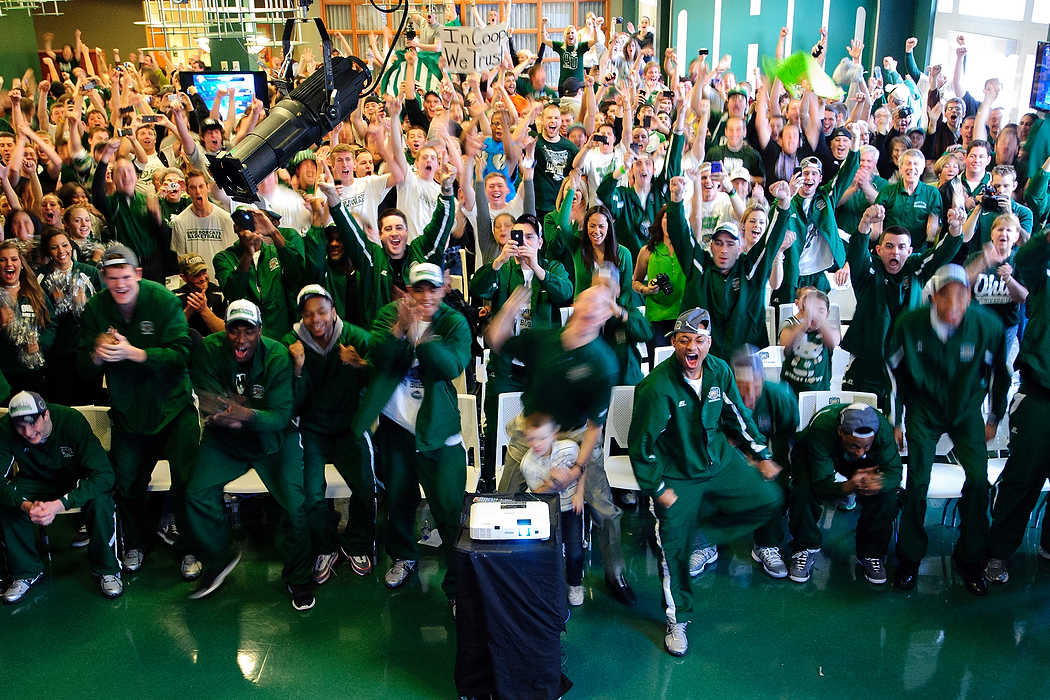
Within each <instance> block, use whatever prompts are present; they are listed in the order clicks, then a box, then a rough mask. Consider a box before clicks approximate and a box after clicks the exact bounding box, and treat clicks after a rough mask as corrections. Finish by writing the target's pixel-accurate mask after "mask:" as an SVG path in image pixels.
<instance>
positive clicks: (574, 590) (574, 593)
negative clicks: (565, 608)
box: [569, 586, 583, 607]
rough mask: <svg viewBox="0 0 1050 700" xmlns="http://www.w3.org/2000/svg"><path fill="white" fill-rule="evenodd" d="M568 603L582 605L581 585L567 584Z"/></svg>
mask: <svg viewBox="0 0 1050 700" xmlns="http://www.w3.org/2000/svg"><path fill="white" fill-rule="evenodd" d="M569 605H572V606H574V607H575V606H579V605H583V586H569Z"/></svg>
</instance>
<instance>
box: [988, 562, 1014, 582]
mask: <svg viewBox="0 0 1050 700" xmlns="http://www.w3.org/2000/svg"><path fill="white" fill-rule="evenodd" d="M984 577H985V578H986V579H988V580H989V581H991V582H992V583H1006V582H1007V581H1009V580H1010V572H1008V571H1007V570H1006V562H1005V561H1003V560H1002V559H995V558H992V559H989V560H988V563H987V564H985V565H984Z"/></svg>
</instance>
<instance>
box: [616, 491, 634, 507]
mask: <svg viewBox="0 0 1050 700" xmlns="http://www.w3.org/2000/svg"><path fill="white" fill-rule="evenodd" d="M620 500H622V501H623V504H624V505H625V506H636V505H638V494H637V493H636V492H634V491H624V494H623V498H621V499H620Z"/></svg>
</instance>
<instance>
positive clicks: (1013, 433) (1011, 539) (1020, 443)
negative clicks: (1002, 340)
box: [988, 384, 1050, 560]
mask: <svg viewBox="0 0 1050 700" xmlns="http://www.w3.org/2000/svg"><path fill="white" fill-rule="evenodd" d="M1026 389H1027V387H1025V386H1024V385H1023V384H1022V385H1021V389H1020V391H1018V392H1017V394H1015V395H1014V399H1013V406H1012V407H1011V411H1010V457H1009V459H1007V460H1006V468H1005V469H1003V476H1002V480H1001V481H1000V482H999V492H998V494H997V495H996V497H995V505H994V506H993V507H992V529H991V532H990V533H989V534H988V556H989V557H995V558H996V559H1003V560H1006V559H1009V558H1010V557H1012V556H1013V554H1014V552H1016V551H1017V548H1018V547H1019V546H1021V541H1022V540H1023V539H1024V533H1025V529H1026V528H1027V527H1028V519H1029V517H1031V515H1032V509H1033V508H1035V504H1036V502H1037V501H1038V500H1039V492H1040V491H1041V490H1042V488H1043V484H1044V483H1045V482H1046V479H1047V478H1050V457H1047V453H1046V436H1047V432H1048V431H1047V428H1048V427H1050V396H1046V395H1037V394H1034V393H1029V392H1028V391H1026ZM1040 544H1041V545H1042V546H1043V549H1045V550H1047V551H1048V552H1050V527H1048V526H1047V524H1046V520H1045V519H1044V520H1043V534H1042V540H1041V542H1040Z"/></svg>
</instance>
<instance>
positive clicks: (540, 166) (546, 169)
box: [532, 136, 579, 213]
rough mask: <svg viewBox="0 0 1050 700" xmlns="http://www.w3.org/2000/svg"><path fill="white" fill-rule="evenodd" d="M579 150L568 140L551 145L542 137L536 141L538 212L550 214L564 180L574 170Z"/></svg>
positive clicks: (534, 184) (535, 187) (564, 139)
mask: <svg viewBox="0 0 1050 700" xmlns="http://www.w3.org/2000/svg"><path fill="white" fill-rule="evenodd" d="M578 152H579V149H578V148H576V145H575V144H574V143H573V142H572V141H570V140H569V139H567V138H564V137H562V138H560V139H559V140H558V141H555V142H554V143H551V142H550V141H548V140H547V139H545V138H543V137H542V136H540V137H539V138H537V139H536V171H535V173H536V174H535V177H534V179H533V182H532V185H533V188H534V190H535V192H536V211H538V212H544V213H546V212H549V211H552V210H553V209H554V207H555V202H556V201H557V200H558V190H560V189H561V183H562V180H564V179H565V175H566V174H567V173H568V172H569V170H570V169H571V168H572V161H573V160H574V159H575V158H576V154H577V153H578Z"/></svg>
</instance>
